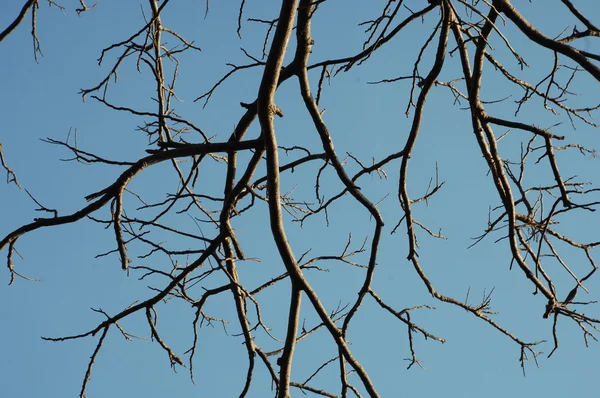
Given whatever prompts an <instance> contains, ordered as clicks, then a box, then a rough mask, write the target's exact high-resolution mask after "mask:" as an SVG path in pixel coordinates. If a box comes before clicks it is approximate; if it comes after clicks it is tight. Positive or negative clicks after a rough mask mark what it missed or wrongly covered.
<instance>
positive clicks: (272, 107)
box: [269, 104, 284, 117]
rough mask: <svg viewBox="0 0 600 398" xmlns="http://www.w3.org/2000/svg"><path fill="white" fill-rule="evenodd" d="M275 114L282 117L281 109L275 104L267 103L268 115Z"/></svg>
mask: <svg viewBox="0 0 600 398" xmlns="http://www.w3.org/2000/svg"><path fill="white" fill-rule="evenodd" d="M275 115H277V116H279V117H283V116H284V114H283V111H282V110H281V109H280V108H279V107H278V106H277V105H275V104H271V105H269V116H270V117H275Z"/></svg>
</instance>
